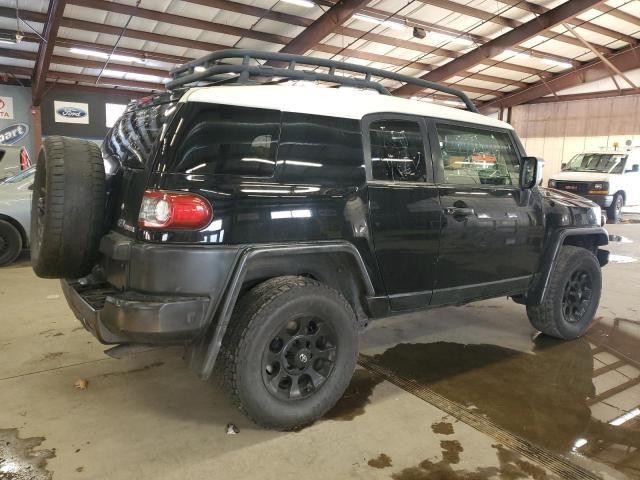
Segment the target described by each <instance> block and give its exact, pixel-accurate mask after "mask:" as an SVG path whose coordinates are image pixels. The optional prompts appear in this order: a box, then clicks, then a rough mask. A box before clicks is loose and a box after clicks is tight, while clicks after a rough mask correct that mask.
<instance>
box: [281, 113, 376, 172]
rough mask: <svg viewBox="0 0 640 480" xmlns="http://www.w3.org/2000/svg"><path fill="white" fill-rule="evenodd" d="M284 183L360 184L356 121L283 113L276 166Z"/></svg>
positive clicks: (359, 135) (360, 158)
mask: <svg viewBox="0 0 640 480" xmlns="http://www.w3.org/2000/svg"><path fill="white" fill-rule="evenodd" d="M280 162H283V163H284V173H283V177H284V179H286V180H287V181H298V182H306V183H315V182H316V181H318V180H320V179H322V180H328V181H338V182H353V181H364V178H365V171H364V168H363V167H364V160H363V154H362V135H361V133H360V122H359V121H358V120H353V119H348V118H335V117H325V116H321V115H309V114H303V113H283V115H282V136H281V139H280V147H279V149H278V163H280Z"/></svg>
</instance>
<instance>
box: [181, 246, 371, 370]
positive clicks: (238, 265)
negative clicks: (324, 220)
mask: <svg viewBox="0 0 640 480" xmlns="http://www.w3.org/2000/svg"><path fill="white" fill-rule="evenodd" d="M318 254H320V255H327V254H329V255H335V254H338V255H346V256H347V258H349V259H350V260H352V261H353V262H354V266H355V267H356V271H355V272H353V271H351V272H350V273H351V274H356V275H357V276H358V280H359V281H361V282H362V288H363V290H364V291H363V294H364V295H366V296H367V297H372V296H375V289H374V286H373V283H372V281H371V277H370V274H369V272H368V270H367V268H366V265H365V263H364V260H363V259H362V256H361V255H360V252H358V250H357V249H356V247H355V246H354V245H353V244H351V243H349V242H315V243H313V244H296V245H294V246H291V245H286V246H285V245H261V246H251V247H247V248H245V249H243V250H241V251H240V252H239V254H238V256H237V259H236V262H235V265H234V268H233V270H232V273H231V275H230V277H229V279H228V281H227V282H226V283H227V288H226V289H225V291H224V293H223V295H222V296H221V298H220V300H219V301H218V304H217V306H212V311H211V312H209V317H210V318H211V322H210V324H209V325H210V329H209V331H208V332H206V333H205V334H204V335H203V338H202V341H201V343H200V345H199V346H198V347H197V348H196V349H195V350H194V352H193V354H194V355H192V358H191V361H192V362H194V361H197V365H198V368H199V374H200V377H201V378H202V379H203V380H207V379H208V378H209V377H210V376H211V374H212V373H213V369H214V367H215V362H216V359H217V357H218V354H219V352H220V348H221V346H222V341H223V339H224V336H225V334H226V332H227V327H228V326H229V322H230V321H231V315H232V314H233V309H234V307H235V305H236V303H237V300H238V298H239V296H240V292H241V290H242V286H243V284H244V283H245V281H246V280H247V278H248V274H249V273H250V272H251V271H252V267H255V266H257V265H258V264H259V263H260V261H261V260H268V259H274V258H278V257H280V258H283V257H284V256H286V257H287V259H288V260H290V259H291V258H292V257H296V258H297V259H301V257H302V256H305V255H307V256H308V255H318ZM299 265H300V268H301V269H302V270H304V268H303V267H304V261H301V262H300V263H299ZM363 306H366V302H363ZM195 356H197V357H198V360H196V358H195Z"/></svg>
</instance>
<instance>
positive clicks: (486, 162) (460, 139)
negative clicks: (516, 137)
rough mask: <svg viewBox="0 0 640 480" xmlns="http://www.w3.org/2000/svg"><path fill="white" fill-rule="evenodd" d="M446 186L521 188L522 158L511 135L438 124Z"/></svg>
mask: <svg viewBox="0 0 640 480" xmlns="http://www.w3.org/2000/svg"><path fill="white" fill-rule="evenodd" d="M437 129H438V141H439V146H440V153H441V157H442V163H443V167H444V182H445V183H452V184H457V185H518V182H519V179H518V177H519V173H520V155H518V153H517V151H516V149H515V147H514V145H513V142H512V141H511V137H510V136H509V134H507V133H503V132H494V131H490V130H483V129H479V128H472V127H459V126H454V125H446V124H438V125H437Z"/></svg>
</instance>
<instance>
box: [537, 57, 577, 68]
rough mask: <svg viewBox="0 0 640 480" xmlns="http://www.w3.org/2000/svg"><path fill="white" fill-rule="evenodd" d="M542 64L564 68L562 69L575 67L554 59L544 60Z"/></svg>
mask: <svg viewBox="0 0 640 480" xmlns="http://www.w3.org/2000/svg"><path fill="white" fill-rule="evenodd" d="M542 63H546V64H548V65H553V66H555V67H562V68H571V67H573V65H571V64H570V63H567V62H561V61H560V60H554V59H553V58H543V59H542Z"/></svg>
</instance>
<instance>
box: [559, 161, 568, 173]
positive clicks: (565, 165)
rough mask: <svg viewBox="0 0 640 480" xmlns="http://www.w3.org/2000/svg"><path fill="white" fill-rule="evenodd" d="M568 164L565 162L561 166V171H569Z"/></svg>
mask: <svg viewBox="0 0 640 480" xmlns="http://www.w3.org/2000/svg"><path fill="white" fill-rule="evenodd" d="M567 165H568V163H567V162H564V163H563V164H562V165H560V170H562V171H563V172H564V171H565V170H566V169H567Z"/></svg>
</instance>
